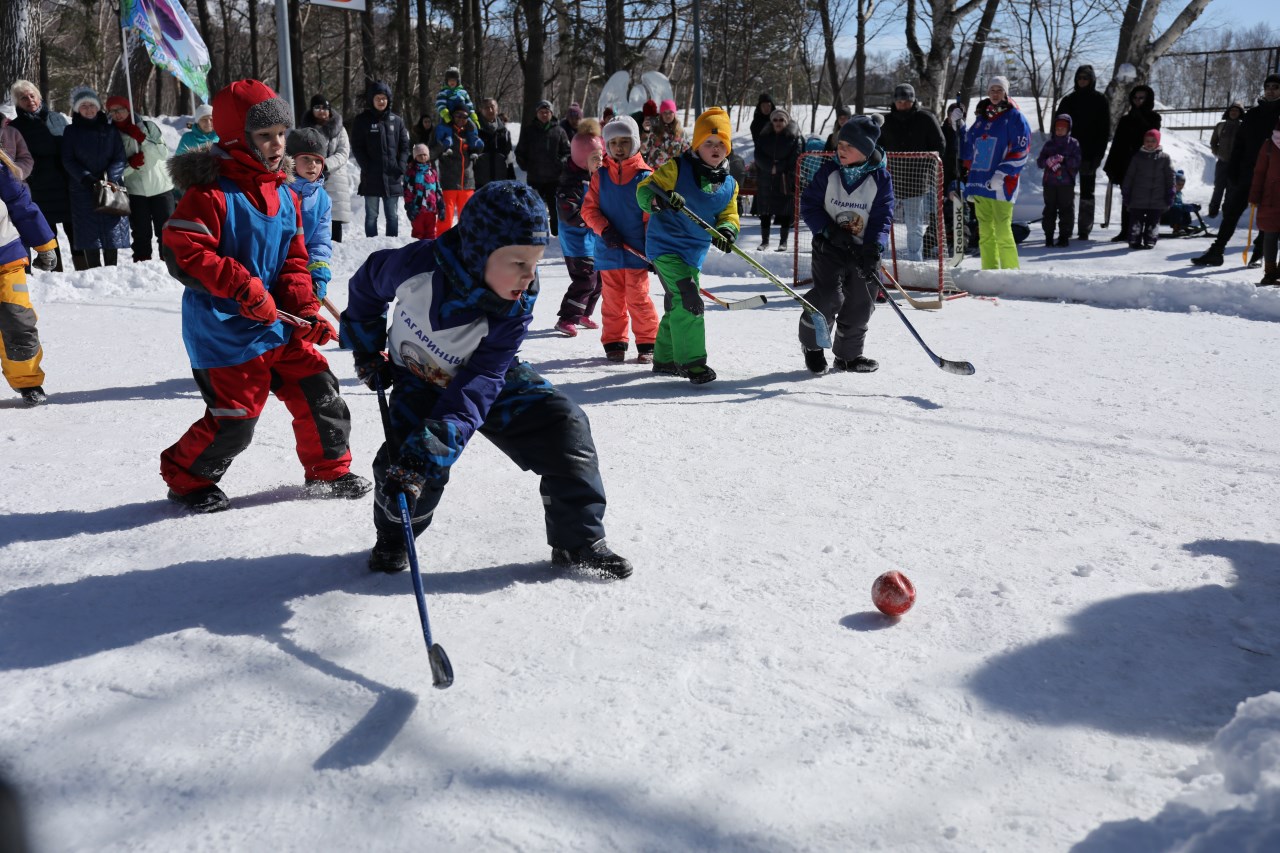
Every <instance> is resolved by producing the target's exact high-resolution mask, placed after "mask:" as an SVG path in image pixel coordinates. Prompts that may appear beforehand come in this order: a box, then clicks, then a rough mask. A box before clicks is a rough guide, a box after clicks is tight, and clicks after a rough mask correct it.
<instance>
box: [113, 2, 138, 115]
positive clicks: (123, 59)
mask: <svg viewBox="0 0 1280 853" xmlns="http://www.w3.org/2000/svg"><path fill="white" fill-rule="evenodd" d="M118 11H119V10H117V13H118ZM120 64H121V65H122V66H124V88H125V92H126V93H127V94H128V95H129V120H130V121H131V122H133V123H134V124H137V123H138V111H137V110H135V109H134V108H133V83H132V82H130V80H129V31H128V30H126V29H125V28H124V27H123V26H122V27H120Z"/></svg>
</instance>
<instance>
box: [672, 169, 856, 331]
mask: <svg viewBox="0 0 1280 853" xmlns="http://www.w3.org/2000/svg"><path fill="white" fill-rule="evenodd" d="M651 189H652V190H653V194H654V195H655V196H657V197H658V198H659V199H660V200H661V201H662V202H663V203H664V204H666V205H667V206H668V207H671V196H669V195H667V193H666V192H665V191H663V189H662V188H661V187H659V186H653V185H651ZM680 213H682V214H684V215H685V216H686V217H688V218H689V220H690V221H692V222H693V223H694V224H696V225H697V226H698V227H699V228H701V229H702V230H703V231H706V232H707V234H708V235H710V236H711V237H719V236H721V235H720V232H718V231H716V229H714V228H712V227H711V225H710V224H708V223H707V221H706V220H705V219H703V218H702V217H701V216H699V215H698V214H696V213H694V212H693V211H692V210H690V209H689V208H687V207H681V208H680ZM729 249H730V251H732V252H733V253H734V254H735V255H737V256H738V257H740V258H742V259H743V260H744V261H746V262H747V263H749V264H751V266H753V267H755V268H756V269H757V270H758V271H760V272H761V273H762V274H763V275H764V277H765V278H767V279H768V280H769V283H770V284H772V285H773V286H774V287H776V288H778V289H779V290H781V291H782V292H783V293H785V294H787V296H790V297H791V298H792V299H794V300H795V301H796V302H799V303H800V306H801V307H802V308H804V313H805V314H806V315H807V316H808V317H809V322H810V323H812V324H813V333H814V337H815V338H816V339H817V343H818V346H820V347H822V348H823V349H830V348H831V327H830V326H829V325H828V324H827V318H826V317H824V316H822V312H821V311H819V310H818V309H817V308H815V307H814V306H813V303H812V302H810V301H809V300H808V299H805V298H804V297H803V296H801V295H800V293H799V292H797V291H796V289H795V288H793V287H791V285H789V284H787V283H786V282H784V281H783V280H782V279H780V278H778V277H777V276H776V275H774V274H773V273H772V272H770V271H769V269H768V268H767V267H765V266H764V265H763V264H761V263H760V262H759V261H757V260H756V259H755V258H753V257H751V256H750V255H748V254H747V253H746V252H744V251H742V249H741V248H739V247H738V245H737V243H731V244H730V245H729Z"/></svg>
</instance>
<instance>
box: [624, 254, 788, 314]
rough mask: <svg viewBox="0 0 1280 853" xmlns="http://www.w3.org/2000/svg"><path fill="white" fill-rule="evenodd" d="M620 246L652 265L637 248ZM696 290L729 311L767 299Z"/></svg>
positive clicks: (755, 304) (751, 305)
mask: <svg viewBox="0 0 1280 853" xmlns="http://www.w3.org/2000/svg"><path fill="white" fill-rule="evenodd" d="M622 248H624V249H626V250H627V251H628V252H630V253H631V254H633V255H635V256H636V257H637V258H639V259H640V260H642V261H644V262H645V263H647V264H649V265H650V266H652V265H653V261H651V260H649V258H648V257H647V256H646V255H645V254H644V253H643V252H641V251H640V250H639V249H634V248H632V247H631V246H628V245H627V244H626V243H623V244H622ZM659 277H661V276H659ZM698 292H699V293H701V294H702V295H703V296H705V297H706V298H707V299H709V300H711V301H712V302H714V303H715V304H717V305H719V306H721V307H722V308H728V309H729V310H730V311H733V310H736V309H741V308H759V307H760V306H761V305H764V304H765V302H767V301H768V300H766V299H765V298H764V297H763V296H748V297H747V298H746V299H737V300H729V299H721V298H720V297H719V296H716V295H715V294H714V293H712V292H711V291H709V290H705V289H704V288H701V287H699V288H698Z"/></svg>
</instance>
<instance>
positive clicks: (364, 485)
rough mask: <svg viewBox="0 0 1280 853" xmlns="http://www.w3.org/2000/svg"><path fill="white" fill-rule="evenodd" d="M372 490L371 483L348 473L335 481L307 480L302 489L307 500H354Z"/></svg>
mask: <svg viewBox="0 0 1280 853" xmlns="http://www.w3.org/2000/svg"><path fill="white" fill-rule="evenodd" d="M372 488H373V483H371V482H369V481H368V480H366V479H365V478H364V477H361V476H360V475H359V474H354V473H352V472H350V471H348V472H347V473H345V474H343V475H342V476H341V477H339V478H338V479H336V480H307V482H306V483H305V484H304V485H303V487H302V489H303V491H305V492H306V493H307V497H309V498H347V499H348V500H355V499H356V498H361V497H364V496H365V495H367V494H368V493H369V490H370V489H372Z"/></svg>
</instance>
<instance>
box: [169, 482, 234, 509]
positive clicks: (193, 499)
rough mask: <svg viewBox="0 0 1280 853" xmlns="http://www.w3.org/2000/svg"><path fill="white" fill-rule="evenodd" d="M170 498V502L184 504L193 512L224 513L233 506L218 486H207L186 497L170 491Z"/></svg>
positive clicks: (187, 494) (189, 493) (188, 493)
mask: <svg viewBox="0 0 1280 853" xmlns="http://www.w3.org/2000/svg"><path fill="white" fill-rule="evenodd" d="M168 497H169V500H171V501H173V502H174V503H176V504H182V506H184V507H186V508H187V509H189V510H191V511H192V512H200V513H204V512H222V511H223V510H224V509H226V508H228V507H229V506H231V501H229V500H228V499H227V495H226V492H224V491H222V489H219V488H218V487H217V486H205V487H204V488H203V489H196V490H195V491H194V492H187V493H186V494H185V495H180V494H178V493H177V492H175V491H174V490H173V489H170V490H169V496H168Z"/></svg>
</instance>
